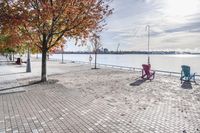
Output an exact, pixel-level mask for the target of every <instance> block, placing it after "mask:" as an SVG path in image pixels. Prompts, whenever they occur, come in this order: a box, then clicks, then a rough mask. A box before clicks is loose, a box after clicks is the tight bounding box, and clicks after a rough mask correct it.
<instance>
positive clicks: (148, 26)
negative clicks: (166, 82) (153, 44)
mask: <svg viewBox="0 0 200 133" xmlns="http://www.w3.org/2000/svg"><path fill="white" fill-rule="evenodd" d="M146 31H148V64H150V57H149V42H150V25H147V26H146Z"/></svg>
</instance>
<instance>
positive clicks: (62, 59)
mask: <svg viewBox="0 0 200 133" xmlns="http://www.w3.org/2000/svg"><path fill="white" fill-rule="evenodd" d="M63 53H64V50H63V48H62V63H64V57H63Z"/></svg>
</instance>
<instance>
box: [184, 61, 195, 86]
mask: <svg viewBox="0 0 200 133" xmlns="http://www.w3.org/2000/svg"><path fill="white" fill-rule="evenodd" d="M181 68H182V70H181V78H180V80H181V83H182V82H183V81H188V82H190V81H193V82H195V83H196V80H195V73H193V74H191V73H190V66H187V65H182V66H181Z"/></svg>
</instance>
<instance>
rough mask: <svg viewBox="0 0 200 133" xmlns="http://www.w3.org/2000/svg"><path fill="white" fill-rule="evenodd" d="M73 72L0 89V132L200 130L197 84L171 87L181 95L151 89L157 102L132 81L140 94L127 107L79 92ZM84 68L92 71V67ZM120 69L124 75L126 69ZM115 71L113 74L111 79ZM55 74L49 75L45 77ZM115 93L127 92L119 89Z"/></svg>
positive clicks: (187, 132)
mask: <svg viewBox="0 0 200 133" xmlns="http://www.w3.org/2000/svg"><path fill="white" fill-rule="evenodd" d="M77 69H80V68H78V67H77ZM79 71H80V70H79ZM108 71H109V70H108ZM78 73H80V72H77V73H76V72H74V74H72V75H74V78H73V77H72V80H73V81H74V82H73V83H74V87H73V88H70V86H68V85H66V84H63V83H62V82H57V81H55V83H54V82H52V83H51V82H49V83H40V84H34V85H28V86H26V87H24V89H25V90H26V91H25V92H19V93H10V94H9V93H8V94H2V95H0V133H4V132H8V133H11V132H13V133H23V132H27V133H29V132H32V133H43V132H55V133H57V132H59V133H62V132H65V133H200V98H199V96H200V95H199V94H200V93H199V90H198V89H199V87H198V86H197V87H196V88H194V90H192V91H190V92H189V90H177V91H178V93H179V94H181V96H180V95H178V94H176V93H173V92H175V91H176V90H174V89H173V88H171V89H169V88H165V87H162V90H158V92H152V93H158V94H159V95H160V96H162V97H160V96H159V95H157V94H156V95H155V97H156V98H158V99H159V98H160V99H161V100H160V102H159V100H158V101H153V102H152V101H151V100H153V99H151V98H149V96H148V95H149V94H147V93H146V92H149V93H150V90H148V89H147V90H145V89H144V88H145V87H144V88H142V87H136V88H139V89H140V90H137V92H139V93H140V94H141V95H140V94H135V95H134V96H135V97H133V100H132V107H131V108H129V105H130V104H127V103H126V102H122V103H118V102H116V101H115V100H116V99H117V97H115V96H116V95H114V96H112V94H106V95H101V96H97V95H96V94H93V93H87V95H82V92H81V91H80V87H81V84H80V83H79V81H77V79H79V78H80V77H78ZM88 73H91V74H89V75H92V73H93V72H88ZM99 74H100V75H99V76H104V75H101V73H99ZM120 74H124V75H127V73H126V72H121V73H120ZM120 74H116V77H115V78H116V80H118V78H119V77H120V76H121V75H120ZM76 75H77V76H76ZM64 76H71V75H70V74H66V75H64ZM56 77H58V76H55V75H54V76H52V77H51V79H55V78H56ZM3 79H6V76H4V78H1V82H2V80H3ZM166 79H167V78H166ZM12 80H13V79H10V80H9V81H12ZM24 80H27V79H21V80H19V79H18V80H17V82H18V85H20V84H23V83H24ZM131 80H132V79H131ZM131 80H129V79H127V81H126V82H128V83H130V81H131ZM50 81H51V80H50ZM85 82H86V81H85ZM96 82H98V81H96ZM106 82H108V81H106V80H105V84H104V85H103V86H104V87H105V88H107V87H109V83H106ZM25 83H26V82H25ZM79 84H80V85H79ZM86 84H87V82H86ZM94 84H95V83H94ZM116 84H118V82H116ZM121 84H122V83H121ZM145 84H149V83H144V85H145ZM157 84H162V83H157ZM101 86H102V85H100V86H97V89H101ZM131 87H132V86H131ZM131 87H130V86H129V87H128V86H127V87H126V88H127V89H130V88H131ZM132 88H133V87H132ZM116 89H117V85H116ZM75 92H76V93H75ZM134 93H135V92H134ZM134 93H133V94H134ZM142 94H144V95H142ZM119 95H129V94H128V93H123V92H122V94H119ZM110 97H111V99H109V98H110ZM143 98H144V99H143ZM148 98H149V99H148ZM137 99H139V101H137ZM125 100H126V99H125ZM161 101H162V102H161ZM147 102H148V103H147ZM126 104H127V106H126ZM147 104H148V106H144V105H147ZM127 107H128V108H127Z"/></svg>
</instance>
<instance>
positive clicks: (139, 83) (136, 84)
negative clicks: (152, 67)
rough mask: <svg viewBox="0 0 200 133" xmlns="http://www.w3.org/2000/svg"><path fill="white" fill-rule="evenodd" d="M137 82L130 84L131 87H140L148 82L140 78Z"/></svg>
mask: <svg viewBox="0 0 200 133" xmlns="http://www.w3.org/2000/svg"><path fill="white" fill-rule="evenodd" d="M135 80H136V81H135V82H133V83H130V86H140V85H141V84H142V83H144V82H145V81H146V79H140V78H137V79H135Z"/></svg>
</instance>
